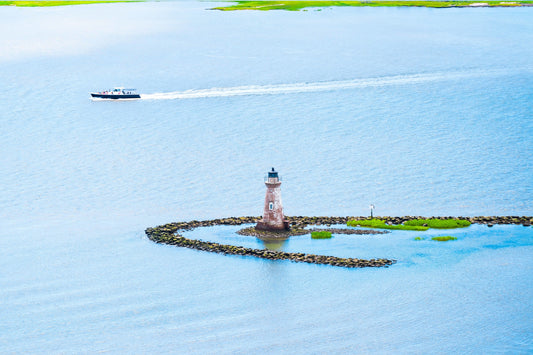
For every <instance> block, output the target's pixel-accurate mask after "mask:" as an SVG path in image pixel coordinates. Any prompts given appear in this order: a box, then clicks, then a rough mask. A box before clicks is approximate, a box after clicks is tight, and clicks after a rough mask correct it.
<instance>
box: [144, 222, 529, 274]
mask: <svg viewBox="0 0 533 355" xmlns="http://www.w3.org/2000/svg"><path fill="white" fill-rule="evenodd" d="M286 218H287V220H288V221H289V222H290V224H291V230H293V231H299V230H300V231H301V230H302V229H303V228H305V227H307V226H309V225H327V226H329V225H332V224H346V223H347V222H348V221H351V220H363V219H367V218H368V217H349V216H348V217H305V216H293V217H286ZM375 218H379V219H382V220H385V221H386V222H390V223H392V224H401V223H403V222H405V221H409V220H413V219H465V220H468V221H470V222H471V223H478V224H486V225H488V226H492V225H495V224H517V225H520V224H521V225H523V226H526V227H529V226H531V224H533V217H527V216H479V217H422V216H405V217H378V216H376V217H375ZM260 219H261V217H254V216H247V217H229V218H220V219H212V220H205V221H196V220H193V221H189V222H175V223H168V224H165V225H161V226H158V227H155V228H147V229H146V231H145V232H146V235H147V236H148V238H149V239H150V240H152V241H154V242H156V243H163V244H170V245H176V246H180V247H185V248H191V249H196V250H202V251H209V252H214V253H221V254H228V255H243V256H254V257H258V258H262V259H270V260H291V261H295V262H305V263H312V264H326V265H333V266H341V267H350V268H355V267H358V268H360V267H387V266H389V265H392V264H394V263H395V262H396V260H388V259H370V260H364V259H356V258H338V257H335V256H325V255H313V254H304V253H285V252H281V251H273V250H266V249H252V248H245V247H240V246H233V245H224V244H218V243H211V242H204V241H201V240H195V239H188V238H185V237H183V236H181V235H180V234H178V231H187V230H191V229H194V228H198V227H210V226H218V225H242V224H252V223H257V222H258V221H259V220H260ZM315 230H317V229H315ZM320 230H329V231H332V232H333V233H339V231H341V232H342V231H347V230H348V228H346V229H345V228H343V229H339V231H337V230H336V229H320ZM311 231H312V230H307V231H306V233H310V232H311ZM365 232H366V230H365ZM368 232H372V233H368ZM368 232H366V233H365V234H379V233H380V232H377V233H375V232H374V231H368ZM298 233H300V232H298ZM300 234H304V233H303V232H301V233H300ZM339 234H340V233H339Z"/></svg>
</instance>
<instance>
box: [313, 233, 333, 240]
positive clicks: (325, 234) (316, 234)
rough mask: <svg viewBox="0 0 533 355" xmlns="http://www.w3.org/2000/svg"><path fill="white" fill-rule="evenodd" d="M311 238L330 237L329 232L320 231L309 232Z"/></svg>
mask: <svg viewBox="0 0 533 355" xmlns="http://www.w3.org/2000/svg"><path fill="white" fill-rule="evenodd" d="M311 238H312V239H330V238H331V232H328V231H321V232H311Z"/></svg>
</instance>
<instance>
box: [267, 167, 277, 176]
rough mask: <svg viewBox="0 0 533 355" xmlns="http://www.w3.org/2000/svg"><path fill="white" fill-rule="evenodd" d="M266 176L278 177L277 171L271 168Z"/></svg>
mask: <svg viewBox="0 0 533 355" xmlns="http://www.w3.org/2000/svg"><path fill="white" fill-rule="evenodd" d="M268 177H269V178H277V177H278V172H277V171H276V170H274V168H272V171H269V172H268Z"/></svg>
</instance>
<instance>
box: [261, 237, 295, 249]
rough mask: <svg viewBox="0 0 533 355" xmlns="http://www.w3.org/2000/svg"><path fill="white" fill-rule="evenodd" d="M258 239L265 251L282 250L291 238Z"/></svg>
mask: <svg viewBox="0 0 533 355" xmlns="http://www.w3.org/2000/svg"><path fill="white" fill-rule="evenodd" d="M257 239H259V240H260V241H261V242H262V243H263V245H264V247H265V249H269V250H282V249H283V245H285V242H286V241H287V239H289V238H288V237H287V238H257Z"/></svg>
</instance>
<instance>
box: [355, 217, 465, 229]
mask: <svg viewBox="0 0 533 355" xmlns="http://www.w3.org/2000/svg"><path fill="white" fill-rule="evenodd" d="M347 224H348V226H350V227H368V228H379V229H392V230H412V231H426V230H428V229H429V228H439V229H451V228H464V227H468V226H470V224H471V223H470V221H467V220H464V219H438V218H430V219H425V218H420V219H412V220H407V221H405V222H404V223H403V224H392V223H391V222H389V223H387V222H386V221H385V220H383V219H377V218H373V219H364V220H353V221H348V223H347Z"/></svg>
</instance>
